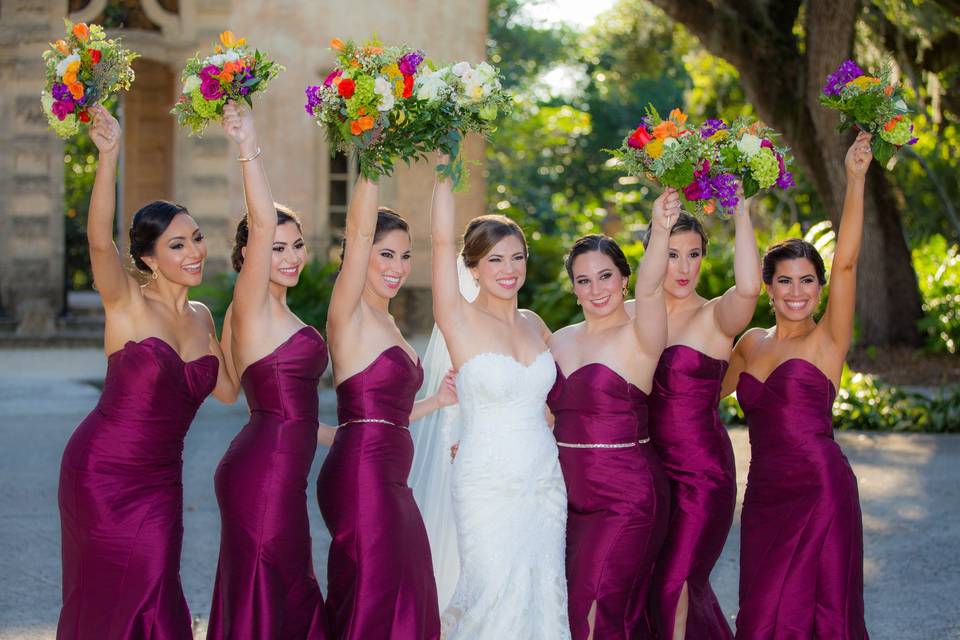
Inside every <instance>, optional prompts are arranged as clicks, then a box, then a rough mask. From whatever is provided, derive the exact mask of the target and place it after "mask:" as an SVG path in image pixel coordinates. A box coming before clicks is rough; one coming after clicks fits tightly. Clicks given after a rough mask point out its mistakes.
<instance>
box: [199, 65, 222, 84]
mask: <svg viewBox="0 0 960 640" xmlns="http://www.w3.org/2000/svg"><path fill="white" fill-rule="evenodd" d="M219 74H220V67H218V66H217V65H215V64H208V65H207V66H205V67H204V68H203V69H201V70H200V73H199V74H198V75H199V76H200V79H201V80H206V79H207V78H211V77H213V76H216V75H219Z"/></svg>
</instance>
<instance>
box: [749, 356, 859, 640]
mask: <svg viewBox="0 0 960 640" xmlns="http://www.w3.org/2000/svg"><path fill="white" fill-rule="evenodd" d="M835 396H836V389H834V387H833V383H832V382H831V381H830V380H829V379H828V378H827V377H826V376H825V375H824V374H823V372H821V371H820V370H819V369H818V368H817V367H816V366H814V365H813V364H811V363H809V362H807V361H806V360H800V359H798V358H793V359H790V360H787V361H786V362H783V363H782V364H780V365H779V366H778V367H777V368H776V369H774V370H773V372H771V373H770V375H769V377H768V378H767V380H766V381H765V382H760V381H759V380H757V379H756V378H754V377H753V376H751V375H750V374H749V373H742V374H740V380H739V383H738V385H737V398H738V400H739V401H740V406H742V407H743V411H744V414H745V415H746V418H747V424H748V426H749V428H750V450H751V459H750V473H749V475H748V476H747V489H746V494H745V495H744V499H743V512H742V514H741V531H740V613H739V614H738V615H737V638H743V639H744V640H767V639H769V640H774V639H776V640H793V639H795V638H804V639H806V638H837V639H842V640H862V639H865V638H867V637H868V636H867V630H866V626H865V624H864V618H863V526H862V519H861V516H860V500H859V496H858V493H857V478H856V477H855V476H854V475H853V470H852V469H851V468H850V463H849V462H847V458H846V456H844V455H843V452H842V451H840V446H839V445H838V444H837V443H836V442H835V441H834V439H833V425H832V420H831V408H832V406H833V400H834V398H835Z"/></svg>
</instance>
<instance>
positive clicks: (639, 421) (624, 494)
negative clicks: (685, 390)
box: [547, 363, 670, 640]
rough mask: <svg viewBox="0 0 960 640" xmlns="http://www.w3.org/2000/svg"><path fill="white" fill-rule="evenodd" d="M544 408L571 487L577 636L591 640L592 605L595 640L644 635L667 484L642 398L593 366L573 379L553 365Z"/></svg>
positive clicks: (572, 611) (570, 579)
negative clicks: (551, 417) (549, 413)
mask: <svg viewBox="0 0 960 640" xmlns="http://www.w3.org/2000/svg"><path fill="white" fill-rule="evenodd" d="M547 402H548V404H549V406H550V410H551V411H552V412H553V414H554V416H555V418H556V422H555V427H554V435H555V436H556V438H557V444H558V445H559V447H560V466H561V468H562V469H563V477H564V480H565V481H566V485H567V501H568V515H567V584H568V587H567V588H568V590H569V601H568V606H569V616H570V629H571V632H572V635H573V638H574V640H582V639H585V638H587V637H588V635H589V632H590V627H589V624H588V615H589V613H590V609H591V608H592V607H593V606H594V603H596V618H595V623H594V631H593V637H594V638H598V639H599V638H604V639H607V640H611V639H617V638H620V639H623V640H633V639H634V638H646V637H648V628H647V622H646V619H645V617H644V609H645V605H646V600H647V592H648V587H649V584H650V578H651V576H652V573H653V567H654V562H655V561H656V559H657V553H658V551H659V550H660V546H661V544H662V542H663V538H664V535H665V534H666V526H667V516H668V513H669V508H670V489H669V486H668V483H667V479H666V476H664V474H663V470H662V469H661V467H660V461H659V460H657V455H656V452H655V451H654V450H653V449H652V448H651V447H650V444H649V442H648V440H649V438H648V437H647V394H645V393H644V392H643V391H641V390H640V389H638V388H637V387H636V386H634V385H632V384H630V383H628V382H627V381H626V380H624V379H623V378H622V377H621V376H620V375H619V374H618V373H616V372H615V371H613V370H612V369H610V368H609V367H607V366H606V365H603V364H600V363H592V364H588V365H585V366H583V367H581V368H579V369H577V370H576V371H574V372H573V373H571V374H570V375H569V376H564V375H563V372H562V371H560V368H559V366H558V367H557V381H556V383H555V384H554V386H553V389H552V390H551V391H550V395H549V396H548V399H547ZM638 442H639V444H638ZM571 445H574V446H571ZM598 445H599V446H598Z"/></svg>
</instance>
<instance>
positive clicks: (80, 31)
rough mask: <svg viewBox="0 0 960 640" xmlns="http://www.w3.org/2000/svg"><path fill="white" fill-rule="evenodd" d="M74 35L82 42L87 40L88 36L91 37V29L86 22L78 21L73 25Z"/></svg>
mask: <svg viewBox="0 0 960 640" xmlns="http://www.w3.org/2000/svg"><path fill="white" fill-rule="evenodd" d="M73 35H75V36H76V37H77V40H79V41H80V42H86V41H87V38H89V37H90V29H89V27H87V25H86V24H85V23H83V22H78V23H77V24H75V25H73Z"/></svg>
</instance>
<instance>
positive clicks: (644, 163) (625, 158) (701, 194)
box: [610, 105, 737, 214]
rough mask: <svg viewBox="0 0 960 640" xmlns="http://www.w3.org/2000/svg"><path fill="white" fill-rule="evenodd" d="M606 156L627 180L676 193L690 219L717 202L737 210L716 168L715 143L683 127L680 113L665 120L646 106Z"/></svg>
mask: <svg viewBox="0 0 960 640" xmlns="http://www.w3.org/2000/svg"><path fill="white" fill-rule="evenodd" d="M610 153H611V154H612V155H613V156H614V157H615V158H617V159H618V160H620V166H621V168H622V169H623V170H624V171H626V172H627V173H628V174H630V175H634V176H638V177H639V176H647V177H648V178H650V179H652V180H655V181H656V182H658V183H660V184H662V185H663V186H665V187H673V188H674V189H677V190H678V191H680V196H681V197H680V200H681V201H682V202H683V206H684V208H685V209H687V211H690V212H691V213H695V214H696V213H701V212H702V213H708V214H709V213H713V212H714V211H715V209H716V203H715V199H716V198H721V206H723V203H727V204H729V206H731V207H732V206H734V205H736V192H737V187H736V184H735V183H734V182H733V177H732V176H730V177H727V176H724V175H721V174H720V173H718V171H717V167H716V166H715V165H716V162H715V159H716V157H717V140H716V138H715V137H713V136H704V135H701V134H700V133H698V132H697V131H696V130H695V129H691V128H690V127H688V126H687V116H686V114H684V113H683V112H682V111H681V110H680V109H673V110H672V111H671V112H670V115H669V116H668V117H667V119H666V120H664V119H663V118H661V117H660V114H659V113H657V110H656V109H655V108H654V107H653V105H650V106H649V107H647V115H646V116H644V117H643V119H642V121H641V123H640V126H639V127H637V128H636V130H635V131H634V132H633V133H631V134H630V135H629V136H627V137H626V138H625V139H624V141H623V144H622V145H621V147H620V149H617V150H615V151H611V152H610ZM701 187H702V188H701ZM731 198H733V200H732V202H731Z"/></svg>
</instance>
